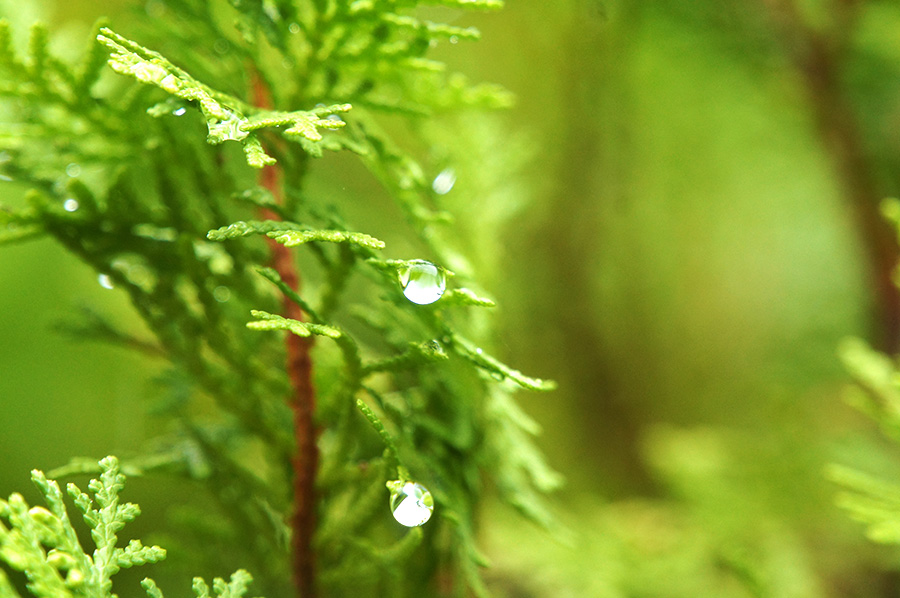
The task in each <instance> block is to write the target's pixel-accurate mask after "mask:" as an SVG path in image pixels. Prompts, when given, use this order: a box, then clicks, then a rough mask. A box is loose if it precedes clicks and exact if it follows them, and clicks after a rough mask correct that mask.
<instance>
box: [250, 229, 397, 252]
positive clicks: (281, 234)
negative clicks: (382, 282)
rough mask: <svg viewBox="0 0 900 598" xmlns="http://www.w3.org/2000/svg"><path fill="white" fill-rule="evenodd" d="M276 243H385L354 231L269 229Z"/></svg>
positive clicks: (368, 245)
mask: <svg viewBox="0 0 900 598" xmlns="http://www.w3.org/2000/svg"><path fill="white" fill-rule="evenodd" d="M266 236H268V237H269V238H271V239H274V240H275V241H276V242H277V243H281V244H282V245H284V246H285V247H296V246H297V245H302V244H304V243H310V242H314V241H324V242H328V243H351V244H353V245H359V246H360V247H366V248H368V249H384V247H385V243H384V241H381V240H379V239H376V238H375V237H371V236H369V235H367V234H364V233H354V232H347V231H342V230H285V231H278V230H275V231H270V232H267V233H266Z"/></svg>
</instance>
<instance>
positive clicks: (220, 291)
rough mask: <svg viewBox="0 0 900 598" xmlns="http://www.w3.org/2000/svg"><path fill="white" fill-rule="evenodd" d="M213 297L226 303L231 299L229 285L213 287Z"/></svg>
mask: <svg viewBox="0 0 900 598" xmlns="http://www.w3.org/2000/svg"><path fill="white" fill-rule="evenodd" d="M212 294H213V299H215V300H216V301H218V302H219V303H225V302H226V301H228V300H229V299H231V289H229V288H228V287H223V286H218V287H216V288H214V289H213V292H212Z"/></svg>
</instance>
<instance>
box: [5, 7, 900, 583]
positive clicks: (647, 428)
mask: <svg viewBox="0 0 900 598" xmlns="http://www.w3.org/2000/svg"><path fill="white" fill-rule="evenodd" d="M13 2H15V0H2V1H0V14H2V13H3V12H8V13H9V14H13V12H14V13H15V14H16V15H18V17H17V18H19V19H20V21H21V22H20V23H16V25H17V26H18V30H19V31H20V32H24V31H25V30H26V27H25V25H27V21H28V20H30V19H38V18H39V19H42V20H44V21H47V22H49V23H50V24H51V29H52V30H53V31H55V32H56V33H57V35H58V43H60V44H61V45H62V46H65V44H66V43H67V41H66V40H70V41H71V43H72V44H73V46H72V47H82V45H83V40H84V39H85V38H86V36H87V34H88V31H89V27H90V25H91V24H92V23H93V21H94V20H95V19H96V18H97V17H99V16H108V17H109V18H110V20H111V22H112V23H113V24H114V25H115V26H116V27H117V28H118V29H120V30H121V31H123V32H124V33H126V34H127V33H128V32H129V27H131V26H132V24H133V23H136V21H137V20H139V19H140V18H147V17H146V12H141V11H142V10H143V9H144V8H145V7H144V5H143V3H140V2H136V1H133V0H119V1H112V0H104V1H100V2H98V1H96V0H66V1H65V2H56V1H53V0H41V1H40V2H32V3H30V4H29V5H28V7H27V9H26V10H24V11H23V10H22V6H21V5H19V7H18V8H17V9H16V11H12V10H9V7H10V6H12V3H13ZM23 13H27V14H23ZM441 16H442V17H445V18H446V17H448V16H449V18H450V20H451V21H454V24H457V25H474V26H477V27H478V28H480V29H481V31H482V33H483V40H482V41H480V42H478V43H459V44H457V45H453V46H448V47H441V48H438V49H437V50H436V52H437V53H438V54H439V56H440V57H441V58H443V59H445V60H447V61H448V62H449V63H450V64H451V65H452V66H454V67H455V68H457V69H459V70H462V71H464V72H466V73H468V74H469V75H471V76H472V78H474V79H477V80H485V81H494V82H498V83H501V84H502V85H504V86H505V87H507V88H508V89H510V90H511V91H512V92H514V93H515V95H516V96H517V102H516V105H515V107H514V108H512V109H510V110H508V111H506V112H504V113H502V114H497V115H495V117H494V121H492V122H491V124H490V128H489V130H490V131H491V137H490V138H489V139H479V140H478V143H477V144H476V145H477V147H476V148H474V150H475V151H480V152H481V153H482V155H483V156H484V160H483V161H482V163H481V168H483V169H494V170H493V171H492V172H493V173H494V174H495V175H496V173H497V172H501V173H502V174H503V180H504V181H505V183H506V184H505V185H504V186H502V187H500V188H498V189H497V190H496V192H495V194H494V196H495V199H496V200H497V201H498V202H501V203H502V204H503V205H504V210H506V211H505V212H504V213H505V216H504V217H503V218H499V217H496V214H495V213H494V212H493V211H492V207H491V204H490V203H489V202H485V201H468V203H466V202H464V201H462V200H460V204H459V205H458V206H456V208H455V209H456V210H457V211H458V213H459V214H460V222H461V224H460V226H463V227H467V231H468V234H469V235H470V237H471V238H472V239H474V242H473V244H474V249H473V251H474V252H475V255H476V256H480V258H481V259H480V262H481V263H480V264H479V266H480V268H479V269H480V271H481V272H482V275H483V280H484V283H485V287H487V288H489V289H490V292H491V294H492V295H493V296H495V297H496V298H497V300H498V303H499V305H500V307H499V308H498V311H497V318H498V321H499V325H500V332H499V334H498V338H497V343H498V347H499V351H498V353H500V355H501V357H503V358H504V359H505V360H506V361H507V362H509V363H512V364H514V365H515V366H516V367H520V368H521V369H522V370H523V371H526V372H528V373H532V374H534V375H539V376H544V377H549V378H554V379H556V380H557V381H559V383H560V388H559V390H558V391H556V392H554V393H552V394H541V395H529V394H522V395H520V400H521V402H522V403H523V405H524V407H525V409H526V411H528V412H529V413H530V414H531V415H533V416H534V417H535V418H536V419H537V420H538V421H539V422H540V423H541V425H542V427H543V428H544V432H543V436H542V438H541V442H540V443H541V446H542V447H543V449H544V450H545V451H546V453H547V454H548V455H549V459H550V461H551V463H552V464H553V465H554V467H556V468H557V469H558V470H560V471H561V472H563V473H564V474H565V476H566V478H567V480H568V483H567V486H566V488H565V489H564V490H563V491H561V492H560V493H559V494H558V495H557V497H556V498H555V504H556V510H557V512H558V514H559V519H560V525H559V529H558V530H554V532H555V533H553V534H550V535H548V534H547V533H546V532H544V531H542V530H539V529H537V528H535V527H533V526H530V525H529V524H526V523H523V522H522V521H521V519H518V518H516V517H515V516H513V515H511V514H509V513H507V512H506V511H504V510H502V509H500V508H499V507H495V506H488V508H487V509H486V511H485V513H484V515H483V518H484V528H483V529H484V537H483V544H484V546H485V551H486V552H487V554H488V556H489V557H490V558H491V559H492V560H493V562H494V567H493V568H492V569H491V571H490V572H489V574H488V575H489V577H490V579H491V582H492V584H493V586H494V587H495V588H496V589H497V590H498V594H499V595H501V596H509V597H513V596H515V597H520V596H521V597H526V596H554V597H567V596H572V597H581V596H586V597H592V596H623V597H624V596H635V597H643V596H646V597H655V596H660V597H669V596H670V597H705V596H727V597H730V596H735V597H742V596H773V597H775V596H778V597H781V596H784V597H798V598H800V597H819V596H822V597H839V596H860V597H880V596H885V597H886V596H898V595H900V550H898V549H895V548H892V547H889V546H888V547H884V546H878V545H874V544H871V543H869V542H868V541H866V540H865V538H864V536H863V530H862V528H861V527H860V526H859V525H857V524H855V523H853V522H852V521H850V520H849V518H848V517H847V516H846V514H845V513H844V512H842V511H840V510H839V509H838V508H837V507H836V506H834V503H835V500H834V498H835V494H836V493H837V489H836V488H835V487H834V486H833V485H832V484H831V483H830V482H828V481H827V479H826V478H825V476H824V473H823V472H824V470H825V468H826V466H827V465H828V464H829V463H843V464H848V465H852V466H855V467H858V468H860V469H864V470H866V471H868V472H872V473H875V474H879V475H882V476H885V477H888V478H890V477H893V478H896V477H898V476H900V459H898V457H900V447H896V446H895V445H892V444H891V443H889V442H887V441H884V440H883V439H882V438H881V437H880V436H879V435H878V433H877V430H875V426H874V425H873V424H871V423H869V422H868V421H867V420H866V419H865V418H864V417H863V416H861V415H860V414H858V413H857V412H855V411H854V410H852V409H851V408H849V407H847V406H846V405H845V404H844V403H843V402H842V399H841V394H842V389H843V388H844V386H845V385H846V384H848V376H847V374H846V373H845V371H844V369H843V367H842V365H841V363H840V360H839V359H838V357H837V348H838V346H839V344H840V342H841V340H842V339H844V338H846V337H848V336H860V337H863V338H866V339H868V340H870V341H871V342H873V343H874V344H876V345H877V346H882V347H886V348H891V347H896V345H897V338H898V337H897V330H896V323H897V316H896V313H897V312H896V310H897V308H896V297H895V296H894V295H892V293H891V291H890V290H889V289H886V286H885V280H886V279H887V278H888V276H889V272H890V270H891V269H892V267H893V262H894V261H895V260H896V253H895V249H894V247H893V240H892V238H891V234H890V232H889V229H888V228H887V227H886V226H882V225H881V224H880V222H879V216H878V212H877V210H878V207H877V206H878V201H879V200H880V199H881V198H883V197H888V196H891V195H894V194H897V193H898V192H900V191H898V184H900V160H898V159H900V36H898V32H900V6H898V4H897V3H896V2H888V1H884V2H877V1H864V0H832V1H829V0H724V1H712V0H697V1H695V2H680V1H678V0H659V1H655V2H639V1H636V0H608V1H599V0H597V1H595V0H556V1H553V2H547V1H546V0H510V1H509V2H508V5H507V8H506V9H504V10H503V11H500V12H496V13H493V12H491V13H484V14H473V13H470V12H468V11H467V12H463V11H456V12H452V11H451V12H449V13H447V12H444V13H442V15H441ZM172 58H174V57H172ZM458 141H459V143H458V144H457V151H458V152H464V151H469V150H472V149H473V148H471V147H467V146H466V142H465V141H464V140H458ZM469 143H470V144H471V143H473V142H469ZM452 157H453V156H452V154H451V155H450V156H448V160H450V161H452ZM326 160H327V159H326ZM325 168H326V169H327V168H328V166H326V167H325ZM458 174H459V178H458V180H457V183H456V186H455V187H454V190H453V191H452V192H451V193H456V194H459V195H460V197H465V194H466V188H467V185H468V184H469V183H468V181H474V180H475V179H477V178H478V176H479V173H478V172H477V171H472V170H470V171H466V169H465V168H463V167H460V168H459V172H458ZM367 184H368V182H367V181H365V180H362V179H361V180H359V181H353V180H351V181H348V183H347V185H348V187H349V188H350V189H351V190H352V191H355V190H362V191H364V190H365V189H366V186H367ZM17 191H18V190H17V189H16V188H15V187H14V186H13V185H12V184H4V183H0V197H3V198H5V199H6V200H9V201H15V199H14V196H15V195H16V194H17ZM510 214H512V215H511V216H510ZM81 305H88V306H91V307H93V308H94V309H97V310H100V311H103V312H104V313H107V314H109V315H110V316H111V317H112V319H114V320H115V321H117V322H119V323H121V324H122V325H124V326H126V327H127V326H134V327H137V328H139V326H140V324H139V323H138V321H137V317H136V316H135V314H134V313H133V311H132V310H131V308H130V307H129V305H128V303H127V300H126V297H125V295H124V293H121V292H119V291H116V290H115V289H113V290H107V289H104V288H102V287H101V286H100V285H99V284H98V283H97V277H96V274H95V273H93V272H92V271H91V270H89V269H88V268H87V267H85V266H84V265H82V264H80V263H79V262H78V261H77V260H76V259H75V258H73V257H71V256H69V255H67V254H65V252H63V250H62V249H61V248H59V247H57V246H55V245H54V244H53V243H52V242H50V241H45V240H44V241H36V242H31V243H27V244H22V245H16V246H10V247H4V248H2V251H0V495H7V494H9V493H10V492H12V491H13V490H22V489H23V488H27V487H28V485H29V482H28V471H29V470H30V469H32V468H34V467H38V468H44V469H50V468H53V467H55V466H58V465H61V464H63V463H65V462H66V461H68V459H69V458H70V457H72V456H74V455H89V456H94V457H101V456H103V455H106V454H109V453H117V454H127V453H128V452H129V451H136V450H138V449H139V447H140V446H141V444H142V443H143V442H144V441H145V440H146V439H147V438H148V437H150V436H152V435H153V433H154V429H153V423H152V420H150V419H148V418H147V417H146V416H145V415H144V411H145V405H146V399H147V398H148V396H149V395H150V394H151V393H152V389H153V387H152V384H151V383H150V380H151V379H152V378H153V376H154V375H156V374H157V373H158V372H157V371H156V370H155V369H154V366H153V364H148V363H145V362H143V361H142V360H140V359H139V358H138V357H136V356H135V355H132V354H129V353H128V352H125V351H122V350H120V349H116V348H112V347H107V346H103V345H98V344H89V343H77V342H72V341H71V340H69V339H68V338H66V337H64V336H60V335H59V334H57V333H56V332H54V327H55V326H57V325H58V324H59V323H60V322H65V321H67V320H69V319H71V318H72V317H73V314H75V313H76V312H77V310H78V309H79V306H81ZM134 492H135V494H134V496H130V497H129V498H131V499H132V500H137V501H138V502H141V503H142V504H144V505H145V509H144V510H145V511H149V510H150V509H148V508H147V505H148V504H152V503H149V502H146V501H147V500H151V501H157V500H158V501H163V500H175V501H177V500H179V499H180V498H179V490H178V489H177V488H172V487H167V486H165V485H159V484H157V483H153V482H151V481H147V480H140V481H136V482H135V487H134ZM143 497H147V498H146V499H145V498H143ZM162 516H163V514H162V513H157V514H153V513H148V514H146V515H145V516H144V517H142V519H143V520H144V523H143V525H144V526H145V527H144V528H138V529H137V530H136V532H135V533H137V534H140V533H141V529H153V526H154V525H156V523H157V522H158V521H159V518H161V517H162ZM216 573H217V574H222V573H223V572H216Z"/></svg>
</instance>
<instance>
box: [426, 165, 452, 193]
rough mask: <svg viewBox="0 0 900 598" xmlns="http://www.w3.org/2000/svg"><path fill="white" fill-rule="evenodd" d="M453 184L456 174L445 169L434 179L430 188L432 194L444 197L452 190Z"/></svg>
mask: <svg viewBox="0 0 900 598" xmlns="http://www.w3.org/2000/svg"><path fill="white" fill-rule="evenodd" d="M455 184H456V172H454V171H453V169H452V168H445V169H444V170H442V171H441V172H440V173H439V174H438V175H437V176H436V177H434V181H432V183H431V188H432V189H434V192H435V193H437V194H438V195H446V194H447V193H450V190H451V189H453V185H455Z"/></svg>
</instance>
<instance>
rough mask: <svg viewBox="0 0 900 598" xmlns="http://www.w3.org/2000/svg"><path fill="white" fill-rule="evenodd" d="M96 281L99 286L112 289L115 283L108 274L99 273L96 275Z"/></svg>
mask: <svg viewBox="0 0 900 598" xmlns="http://www.w3.org/2000/svg"><path fill="white" fill-rule="evenodd" d="M97 282H99V283H100V286H101V287H103V288H104V289H110V290H112V289H113V288H115V285H114V284H113V281H112V278H110V277H109V274H101V275H99V276H98V277H97Z"/></svg>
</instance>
